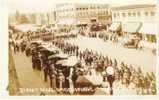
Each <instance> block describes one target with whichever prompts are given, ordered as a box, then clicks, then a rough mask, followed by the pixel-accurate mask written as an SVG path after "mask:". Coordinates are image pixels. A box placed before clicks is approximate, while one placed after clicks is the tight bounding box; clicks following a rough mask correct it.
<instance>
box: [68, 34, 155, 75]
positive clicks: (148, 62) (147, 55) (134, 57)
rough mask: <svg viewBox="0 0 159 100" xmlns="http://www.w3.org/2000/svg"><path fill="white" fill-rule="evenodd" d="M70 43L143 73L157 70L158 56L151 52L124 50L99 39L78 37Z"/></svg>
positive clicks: (69, 40) (70, 40) (117, 45)
mask: <svg viewBox="0 0 159 100" xmlns="http://www.w3.org/2000/svg"><path fill="white" fill-rule="evenodd" d="M67 41H68V42H69V43H72V44H75V45H78V46H79V48H80V50H85V49H86V48H88V49H89V50H93V51H97V52H98V53H99V54H102V55H108V57H111V58H113V59H114V58H115V59H117V60H118V61H119V62H124V63H125V64H128V65H129V64H131V65H133V66H134V68H138V67H140V68H141V69H142V71H143V72H154V73H155V70H156V55H154V54H153V53H152V52H151V51H150V50H139V49H138V50H136V49H129V48H124V47H122V46H121V45H119V44H117V43H112V42H104V41H103V40H102V39H99V38H89V37H84V36H81V35H78V37H77V38H72V39H68V40H67Z"/></svg>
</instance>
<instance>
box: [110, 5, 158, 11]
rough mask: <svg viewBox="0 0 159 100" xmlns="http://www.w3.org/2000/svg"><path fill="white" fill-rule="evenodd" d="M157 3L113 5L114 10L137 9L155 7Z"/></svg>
mask: <svg viewBox="0 0 159 100" xmlns="http://www.w3.org/2000/svg"><path fill="white" fill-rule="evenodd" d="M155 6H156V5H155V4H135V5H123V6H116V7H112V10H126V9H136V8H146V7H155Z"/></svg>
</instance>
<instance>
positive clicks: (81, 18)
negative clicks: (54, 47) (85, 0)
mask: <svg viewBox="0 0 159 100" xmlns="http://www.w3.org/2000/svg"><path fill="white" fill-rule="evenodd" d="M56 12H57V21H58V22H59V23H61V24H62V23H65V24H76V25H77V24H89V23H90V22H91V20H92V19H94V20H96V21H97V22H100V23H103V24H106V23H108V22H110V21H111V12H110V8H109V5H108V4H82V3H79V4H78V3H73V4H71V3H66V4H58V5H56Z"/></svg>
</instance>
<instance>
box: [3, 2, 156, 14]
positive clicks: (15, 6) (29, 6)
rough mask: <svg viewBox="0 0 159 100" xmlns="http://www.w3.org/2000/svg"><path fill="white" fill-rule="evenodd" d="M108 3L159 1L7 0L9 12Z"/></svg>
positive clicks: (114, 4)
mask: <svg viewBox="0 0 159 100" xmlns="http://www.w3.org/2000/svg"><path fill="white" fill-rule="evenodd" d="M66 2H67V3H90V2H91V3H106V4H110V6H120V5H128V4H152V3H156V2H157V0H5V4H7V6H8V9H9V12H10V13H14V12H15V11H16V10H19V11H20V12H39V11H48V10H50V9H54V5H55V4H56V3H66Z"/></svg>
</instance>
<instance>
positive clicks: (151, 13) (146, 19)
mask: <svg viewBox="0 0 159 100" xmlns="http://www.w3.org/2000/svg"><path fill="white" fill-rule="evenodd" d="M111 11H112V25H111V27H110V29H111V30H113V29H112V28H113V27H114V30H116V29H118V28H117V27H121V31H122V33H130V34H131V33H139V34H140V35H142V41H144V43H143V44H146V43H145V42H150V43H155V42H156V35H157V34H158V28H157V27H158V20H157V19H158V16H157V5H156V4H142V5H141V4H138V5H126V6H120V7H112V9H111ZM115 23H120V24H118V25H117V24H116V26H115V25H114V24H115ZM154 47H155V45H154Z"/></svg>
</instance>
